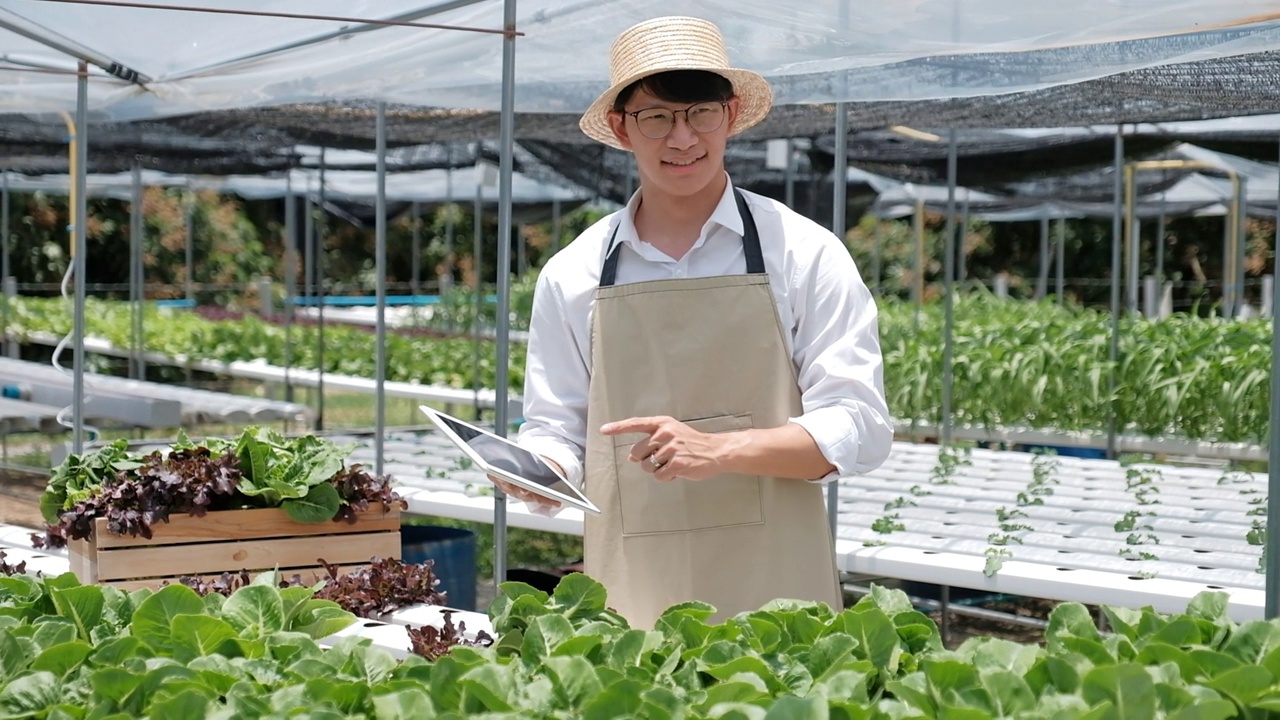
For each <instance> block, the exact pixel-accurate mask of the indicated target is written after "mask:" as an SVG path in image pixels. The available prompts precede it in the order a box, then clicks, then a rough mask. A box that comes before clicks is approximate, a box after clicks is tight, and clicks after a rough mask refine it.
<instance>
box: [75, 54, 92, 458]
mask: <svg viewBox="0 0 1280 720" xmlns="http://www.w3.org/2000/svg"><path fill="white" fill-rule="evenodd" d="M79 71H80V72H79V75H78V76H77V77H76V123H75V128H76V129H75V133H76V137H75V140H76V148H75V155H76V176H75V179H74V182H75V184H76V203H75V214H76V227H75V236H74V239H73V242H74V243H75V247H74V248H72V260H71V262H72V271H71V272H72V273H73V274H74V275H75V301H74V306H75V309H74V321H73V330H72V332H73V334H74V337H73V340H74V343H75V351H74V358H75V360H74V362H75V371H74V373H73V380H72V385H71V418H72V420H71V423H72V424H71V452H72V453H73V454H76V455H80V454H82V453H83V452H84V293H85V287H84V286H85V281H84V274H85V271H86V269H87V267H88V265H87V264H86V262H85V255H86V254H87V253H86V252H85V226H86V225H87V224H88V223H87V222H86V219H87V217H86V216H87V214H88V212H89V203H88V200H87V198H86V197H85V195H86V194H87V193H88V183H87V182H86V181H85V175H86V173H87V171H88V167H87V165H88V162H89V154H88V152H87V149H88V142H89V133H88V121H89V118H88V115H89V66H88V65H87V64H86V63H85V62H83V61H81V62H80V67H79Z"/></svg>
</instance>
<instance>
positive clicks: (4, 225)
mask: <svg viewBox="0 0 1280 720" xmlns="http://www.w3.org/2000/svg"><path fill="white" fill-rule="evenodd" d="M0 193H2V194H0V278H7V277H9V171H8V170H5V171H4V187H3V189H2V190H0ZM6 327H7V326H6Z"/></svg>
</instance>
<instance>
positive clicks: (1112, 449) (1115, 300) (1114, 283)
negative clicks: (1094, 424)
mask: <svg viewBox="0 0 1280 720" xmlns="http://www.w3.org/2000/svg"><path fill="white" fill-rule="evenodd" d="M1123 175H1124V128H1122V127H1120V126H1119V125H1117V126H1116V150H1115V187H1114V193H1115V210H1114V212H1113V214H1112V217H1111V344H1110V348H1109V350H1108V353H1107V359H1108V363H1107V395H1108V398H1110V399H1109V400H1108V402H1107V457H1108V458H1110V459H1112V460H1114V459H1116V402H1115V394H1116V363H1118V362H1119V361H1120V269H1121V267H1120V263H1121V252H1120V250H1121V245H1122V243H1123V242H1124V238H1123V237H1122V235H1123V231H1124V228H1123V225H1124V218H1123V213H1124V209H1123V207H1122V206H1123V204H1124V180H1123V177H1122V176H1123Z"/></svg>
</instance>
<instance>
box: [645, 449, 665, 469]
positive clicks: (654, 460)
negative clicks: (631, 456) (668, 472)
mask: <svg viewBox="0 0 1280 720" xmlns="http://www.w3.org/2000/svg"><path fill="white" fill-rule="evenodd" d="M648 460H649V465H650V466H652V467H653V469H654V470H661V469H662V466H663V465H666V463H665V462H659V461H658V455H657V454H656V453H654V454H651V455H649V458H648Z"/></svg>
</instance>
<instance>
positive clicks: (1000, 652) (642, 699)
mask: <svg viewBox="0 0 1280 720" xmlns="http://www.w3.org/2000/svg"><path fill="white" fill-rule="evenodd" d="M1226 604H1227V598H1226V595H1225V594H1223V593H1204V594H1202V595H1200V596H1198V597H1196V598H1195V599H1194V600H1193V601H1192V602H1191V604H1190V605H1189V606H1188V609H1187V612H1186V613H1185V614H1178V615H1171V616H1166V615H1160V614H1157V613H1155V612H1152V611H1151V610H1149V609H1146V610H1131V609H1121V608H1104V612H1105V615H1106V619H1107V621H1108V622H1109V623H1110V627H1111V628H1113V629H1114V632H1113V633H1111V634H1105V635H1104V634H1103V633H1101V632H1099V630H1098V628H1097V627H1096V626H1095V624H1094V620H1093V618H1092V616H1091V615H1090V613H1089V611H1088V609H1087V608H1086V607H1085V606H1083V605H1079V604H1075V603H1064V604H1061V605H1059V606H1058V607H1057V608H1055V609H1054V611H1053V612H1052V614H1051V615H1050V618H1049V623H1048V627H1047V629H1046V633H1045V640H1046V643H1045V645H1044V646H1043V647H1041V646H1036V645H1023V644H1019V643H1015V642H1011V641H1008V640H1001V639H996V638H973V639H970V640H967V641H966V642H965V643H964V644H963V645H961V646H960V647H959V648H957V649H955V650H946V649H944V647H943V645H942V641H941V638H940V636H939V633H938V630H937V628H936V626H935V625H934V623H933V622H932V621H931V620H930V619H929V618H928V617H927V616H926V615H923V614H922V613H920V612H919V611H917V610H915V609H914V608H913V607H912V606H911V604H910V602H909V600H908V599H907V597H906V595H905V594H904V593H902V592H901V591H891V590H885V589H883V588H880V587H873V588H872V591H871V594H869V595H867V596H865V597H864V598H863V599H862V600H860V601H859V602H858V603H857V604H856V605H854V606H853V607H851V608H848V609H846V610H844V611H842V612H839V613H836V612H832V611H831V610H830V609H829V608H828V607H826V606H825V605H814V604H807V603H799V602H792V601H785V600H780V601H775V602H773V603H770V604H769V605H767V606H765V607H763V608H762V609H760V610H759V611H756V612H749V613H742V614H740V615H737V616H735V617H733V618H731V619H729V620H726V621H724V622H721V623H709V622H708V618H709V617H710V616H711V614H712V613H713V609H712V608H710V607H709V606H706V605H702V604H699V603H685V604H681V605H676V606H673V607H671V608H670V609H668V610H667V611H666V612H665V613H664V614H663V615H662V616H661V618H660V619H659V620H658V622H657V623H656V625H655V627H654V629H653V630H651V631H646V630H640V629H634V628H629V627H628V626H627V624H626V622H625V621H623V620H622V619H621V618H620V617H618V616H617V615H616V614H615V613H613V612H612V611H610V610H609V609H608V608H607V606H606V596H605V591H604V588H603V587H602V586H600V585H599V584H598V583H596V582H595V581H593V580H591V579H590V578H588V577H586V576H584V575H571V576H568V577H566V578H565V579H564V580H563V581H562V582H561V583H560V585H559V586H558V587H557V588H556V591H555V592H554V594H551V595H548V594H546V593H542V592H540V591H537V590H534V589H533V588H530V587H528V586H526V585H521V584H519V583H507V584H505V585H504V586H503V587H502V593H501V595H500V596H499V597H498V598H497V599H496V600H495V603H494V605H493V607H492V608H491V617H492V621H493V627H494V631H495V633H496V635H497V637H496V639H495V638H476V639H475V640H462V641H459V642H456V643H453V644H452V645H450V646H449V647H448V648H446V649H445V650H444V651H443V652H440V653H437V654H435V655H434V656H433V657H432V658H431V659H428V658H427V657H424V656H422V655H418V654H410V655H407V656H406V657H404V659H397V657H396V656H395V655H393V654H391V653H389V652H387V651H385V650H383V649H380V648H377V647H374V646H372V644H371V642H370V641H369V640H368V639H365V638H360V637H358V636H346V637H343V638H342V639H333V638H330V636H331V635H332V634H333V633H335V632H338V631H340V630H343V629H345V628H347V627H348V626H350V625H351V623H353V622H355V616H354V615H353V614H351V613H349V612H347V611H345V610H343V609H342V608H341V607H339V606H338V605H337V604H336V603H333V602H331V601H328V600H323V599H319V598H317V597H316V596H315V592H314V591H313V589H312V588H306V587H296V586H295V587H284V588H281V587H278V586H277V585H276V584H275V578H274V577H272V576H271V574H270V573H268V574H264V575H263V576H261V577H260V578H259V580H258V581H255V582H253V583H251V584H249V585H247V586H243V587H240V588H238V589H236V590H235V591H234V592H231V593H230V594H229V595H227V596H224V595H222V594H219V593H209V594H206V595H204V596H203V597H202V596H201V595H200V594H199V593H197V592H196V591H195V590H193V589H192V588H190V587H187V586H186V585H170V586H166V587H163V588H161V589H159V590H157V591H151V590H135V591H133V592H130V593H125V592H123V591H120V590H116V589H114V588H109V587H98V586H84V585H80V584H79V583H78V582H77V581H76V580H75V578H74V577H73V576H71V575H70V574H68V575H63V576H60V577H55V578H33V577H28V576H24V575H14V576H10V577H0V717H3V718H7V719H14V720H16V719H19V718H48V719H51V720H65V719H83V718H95V719H98V720H117V719H121V720H123V719H124V718H157V719H161V718H164V719H168V718H175V719H178V718H181V719H183V720H186V719H187V718H198V717H206V718H238V719H241V718H242V719H248V720H253V719H255V718H268V717H269V718H280V717H299V718H314V719H317V720H318V719H322V718H323V719H326V720H327V719H329V718H334V719H343V718H347V719H350V718H378V719H379V720H397V719H400V718H405V719H408V718H462V717H487V718H584V719H586V720H595V719H597V718H599V719H602V720H603V719H606V718H608V719H612V718H623V717H635V718H654V719H662V720H674V719H676V718H681V719H688V720H695V719H697V718H725V719H729V718H732V719H734V720H790V719H793V718H794V719H796V720H810V719H812V720H818V719H819V718H821V719H824V720H825V719H826V718H842V719H850V720H851V719H854V718H867V719H872V718H874V719H876V720H896V719H900V718H972V719H974V720H979V719H983V718H1014V719H1030V718H1053V719H1055V720H1068V719H1071V718H1088V719H1091V720H1092V719H1098V720H1101V719H1103V718H1133V719H1135V720H1137V719H1140V720H1159V719H1162V718H1169V719H1172V720H1203V719H1209V720H1219V719H1225V718H1236V717H1239V718H1250V717H1266V716H1267V714H1268V713H1270V712H1274V711H1276V710H1277V709H1280V690H1278V689H1277V677H1278V676H1280V625H1277V624H1276V623H1274V622H1265V621H1252V622H1247V623H1244V624H1236V623H1234V622H1232V621H1231V620H1230V619H1229V618H1228V616H1227V614H1226ZM450 632H456V629H453V628H450ZM326 638H328V639H326Z"/></svg>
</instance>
